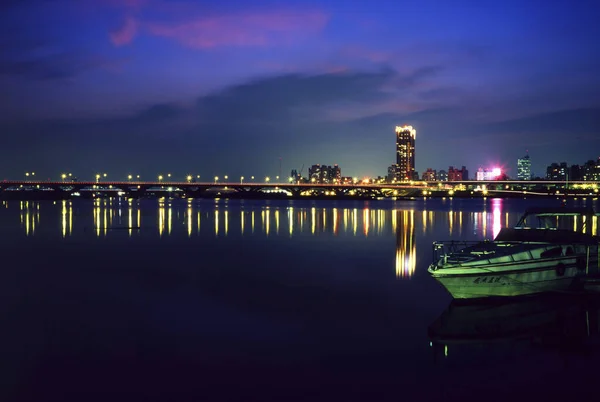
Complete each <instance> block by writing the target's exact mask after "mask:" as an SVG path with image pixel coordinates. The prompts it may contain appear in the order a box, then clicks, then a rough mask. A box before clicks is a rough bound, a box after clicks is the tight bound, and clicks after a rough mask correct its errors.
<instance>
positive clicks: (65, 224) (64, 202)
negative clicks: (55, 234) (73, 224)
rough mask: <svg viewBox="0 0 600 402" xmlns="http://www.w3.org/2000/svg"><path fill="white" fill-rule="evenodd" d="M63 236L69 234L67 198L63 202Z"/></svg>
mask: <svg viewBox="0 0 600 402" xmlns="http://www.w3.org/2000/svg"><path fill="white" fill-rule="evenodd" d="M62 236H63V237H66V236H67V200H63V202H62Z"/></svg>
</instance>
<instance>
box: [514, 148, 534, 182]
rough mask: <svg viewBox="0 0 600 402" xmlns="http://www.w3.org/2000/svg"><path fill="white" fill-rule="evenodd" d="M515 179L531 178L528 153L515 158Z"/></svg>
mask: <svg viewBox="0 0 600 402" xmlns="http://www.w3.org/2000/svg"><path fill="white" fill-rule="evenodd" d="M517 179H518V180H531V159H529V154H527V155H525V156H524V157H522V158H519V159H517Z"/></svg>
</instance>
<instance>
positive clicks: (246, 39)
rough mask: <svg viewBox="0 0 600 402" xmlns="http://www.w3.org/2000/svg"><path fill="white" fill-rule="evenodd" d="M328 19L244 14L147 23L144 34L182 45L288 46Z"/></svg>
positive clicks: (312, 13)
mask: <svg viewBox="0 0 600 402" xmlns="http://www.w3.org/2000/svg"><path fill="white" fill-rule="evenodd" d="M328 20H329V17H328V16H327V15H326V14H324V13H322V12H318V11H309V12H287V11H272V12H266V13H247V14H234V15H223V16H216V17H215V16H213V17H200V18H197V19H194V20H190V21H186V22H182V23H171V24H169V23H149V24H147V29H148V32H149V33H151V34H153V35H156V36H161V37H165V38H170V39H174V40H176V41H178V42H180V43H182V44H184V45H185V46H189V47H193V48H199V49H209V48H214V47H220V46H265V45H272V44H280V43H289V42H291V41H294V40H297V39H298V38H300V37H302V36H310V35H314V34H316V33H318V32H320V31H321V30H322V29H323V28H324V27H325V26H326V25H327V22H328Z"/></svg>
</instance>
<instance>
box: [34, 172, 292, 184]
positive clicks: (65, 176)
mask: <svg viewBox="0 0 600 402" xmlns="http://www.w3.org/2000/svg"><path fill="white" fill-rule="evenodd" d="M34 176H35V172H25V177H27V178H29V177H34ZM107 176H108V174H107V173H97V174H96V182H99V181H100V179H102V178H106V177H107ZM60 177H61V179H62V181H65V180H67V179H72V178H73V173H62V174H61V175H60ZM157 178H158V181H159V182H162V181H163V180H164V178H165V177H164V176H163V175H162V174H161V175H158V177H157ZM170 178H171V173H167V179H170ZM199 178H200V175H197V176H196V179H199ZM133 179H134V175H132V174H130V175H127V180H128V181H132V180H133ZM135 179H136V180H138V181H139V180H140V175H139V174H138V175H136V176H135ZM223 179H224V180H225V181H227V180H229V176H227V175H225V176H223ZM245 179H246V178H245V177H244V176H240V183H243V182H244V180H245ZM275 179H276V180H279V176H275ZM192 180H194V176H192V175H187V176H186V181H187V182H188V183H191V182H192ZM250 180H254V176H250ZM270 181H271V178H270V177H269V176H267V177H265V182H267V183H268V182H270ZM288 181H289V182H290V183H291V182H292V181H294V179H293V178H292V177H289V178H288ZM218 182H219V176H215V183H218Z"/></svg>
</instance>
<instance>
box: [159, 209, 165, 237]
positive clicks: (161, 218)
mask: <svg viewBox="0 0 600 402" xmlns="http://www.w3.org/2000/svg"><path fill="white" fill-rule="evenodd" d="M164 229H165V204H163V203H162V202H159V203H158V235H159V236H160V237H162V234H163V230H164Z"/></svg>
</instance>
